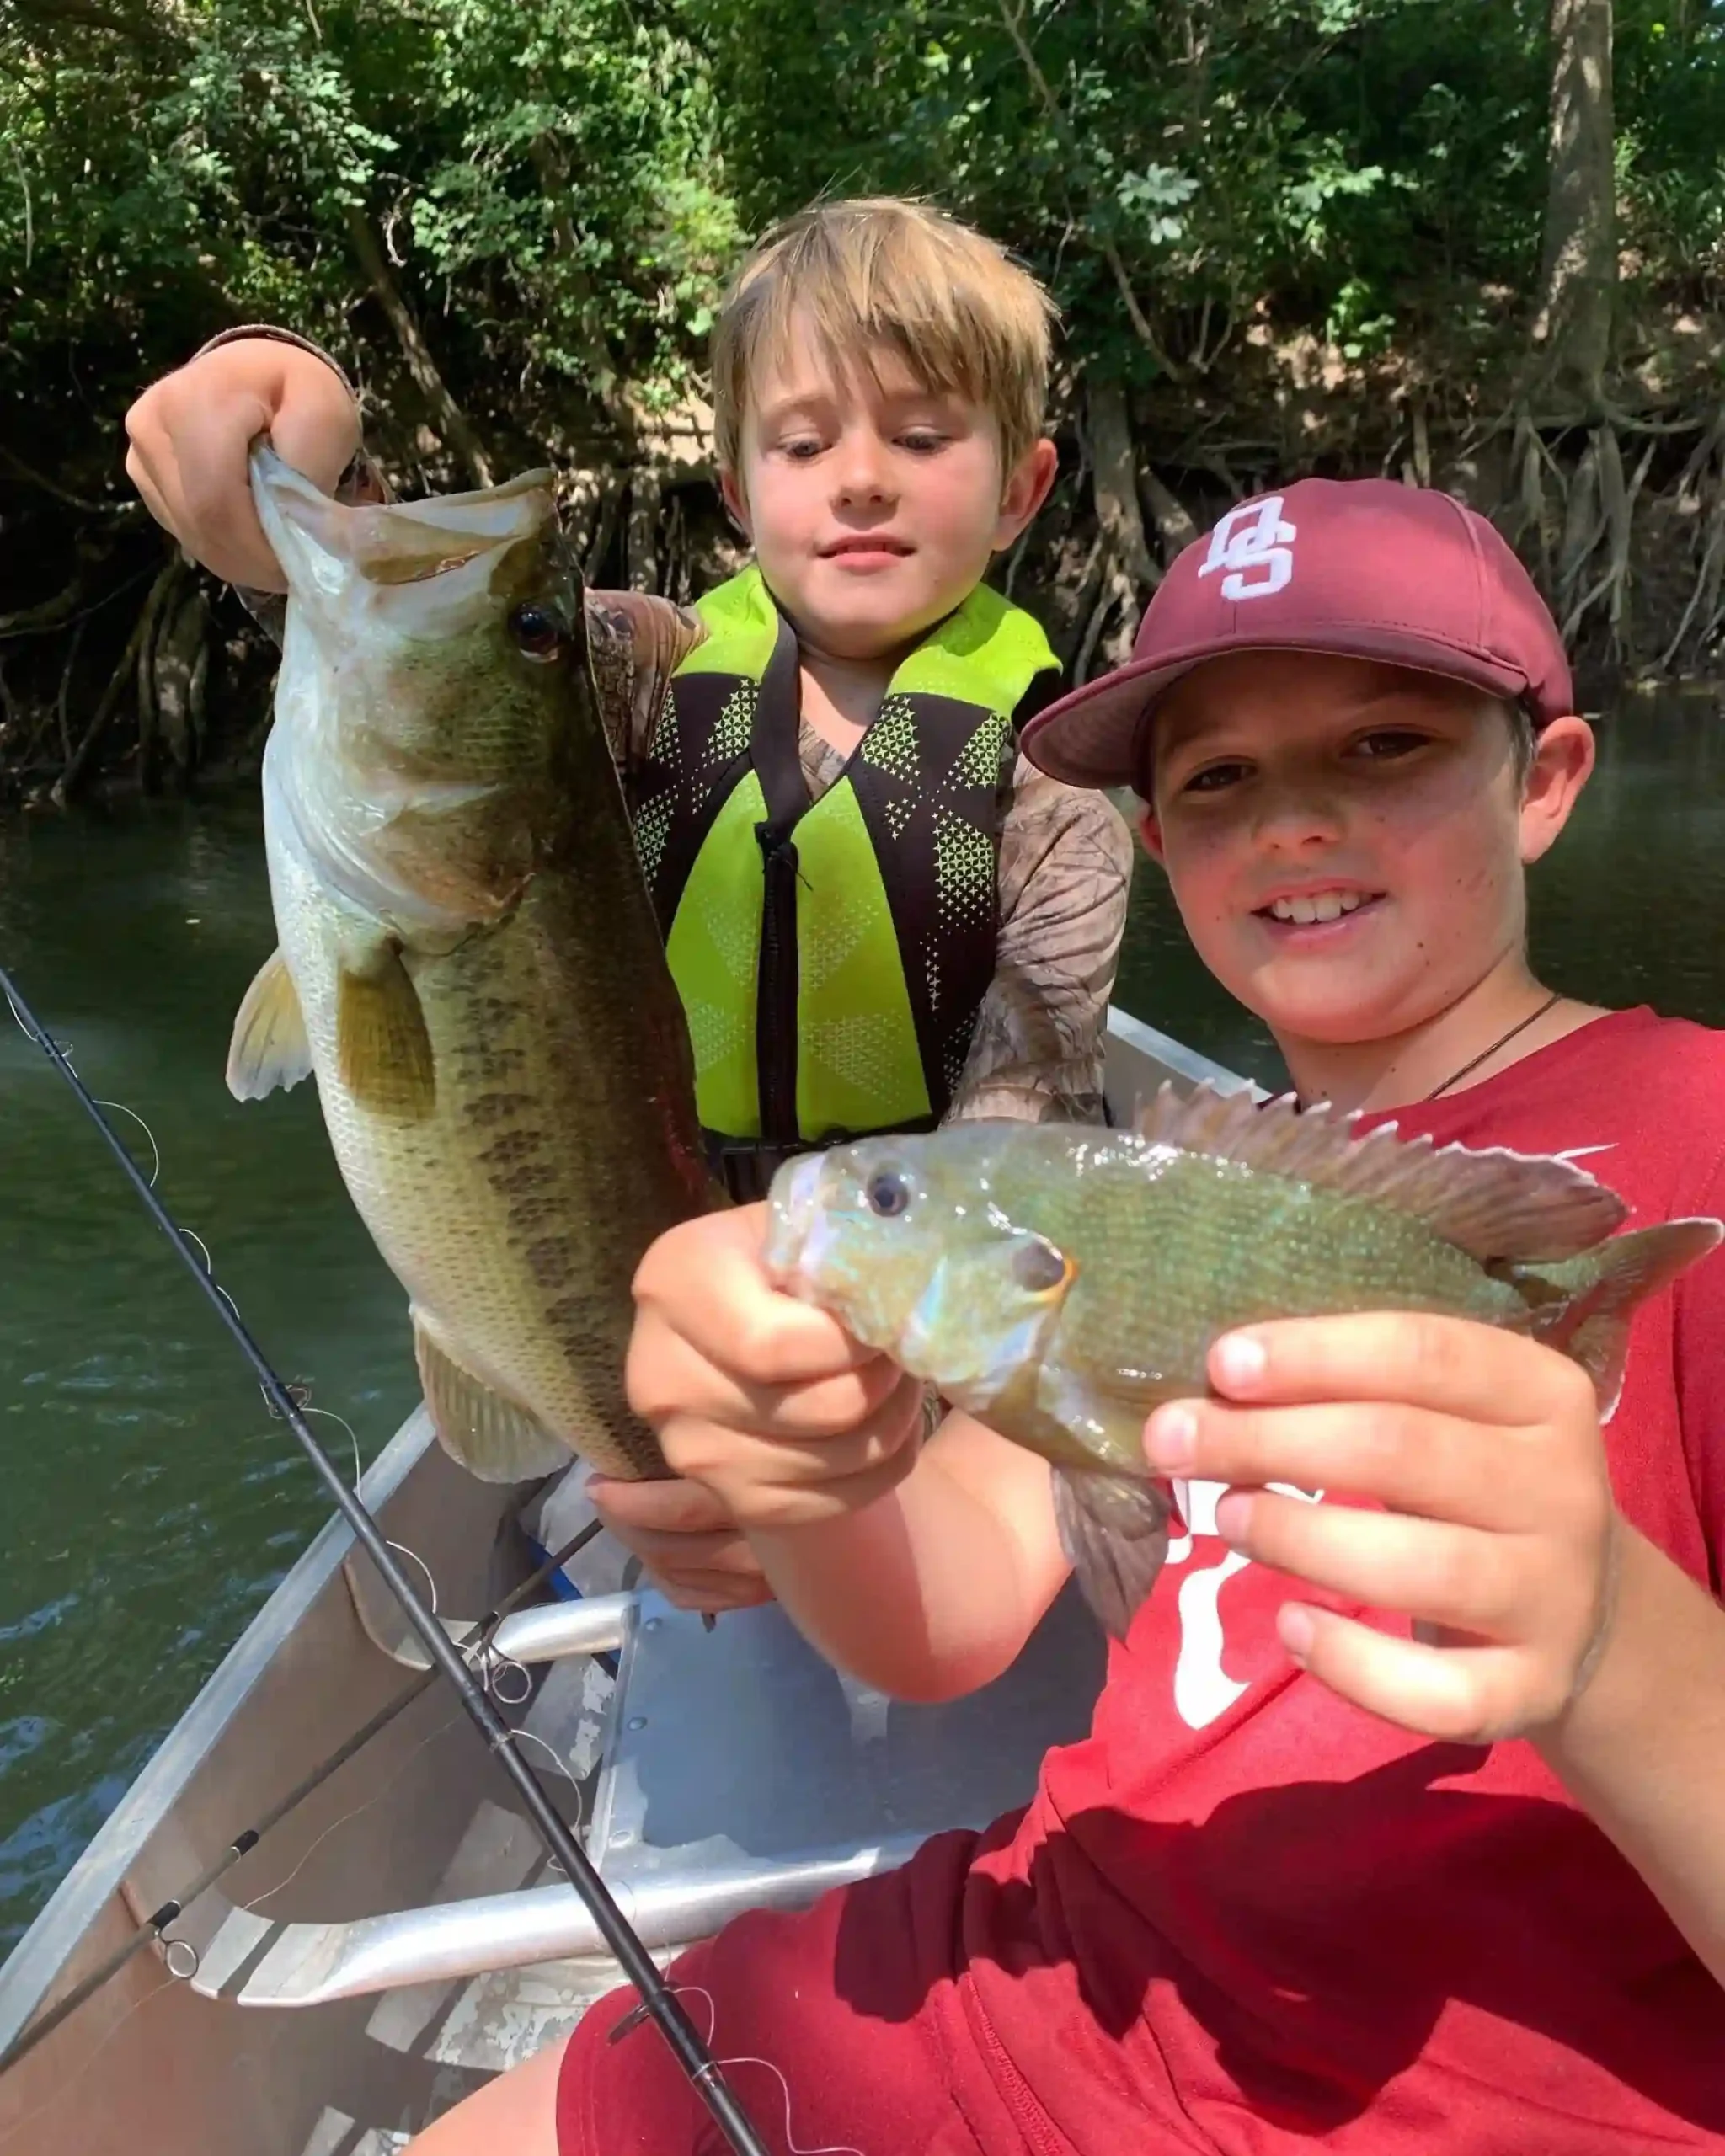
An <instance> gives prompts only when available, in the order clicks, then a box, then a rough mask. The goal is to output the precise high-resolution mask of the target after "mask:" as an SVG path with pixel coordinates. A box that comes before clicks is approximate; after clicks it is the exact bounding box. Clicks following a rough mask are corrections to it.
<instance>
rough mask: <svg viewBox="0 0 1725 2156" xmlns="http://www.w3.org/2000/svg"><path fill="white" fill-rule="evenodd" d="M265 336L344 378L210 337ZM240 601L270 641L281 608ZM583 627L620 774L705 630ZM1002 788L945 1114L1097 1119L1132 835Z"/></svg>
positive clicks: (820, 775)
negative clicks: (994, 890)
mask: <svg viewBox="0 0 1725 2156" xmlns="http://www.w3.org/2000/svg"><path fill="white" fill-rule="evenodd" d="M262 335H268V336H273V337H276V338H280V339H282V341H284V342H286V343H291V344H296V345H299V346H300V347H301V348H302V349H303V350H307V351H310V352H313V353H315V354H316V355H317V356H318V358H320V359H322V360H325V361H326V362H327V363H328V365H329V366H331V367H333V368H335V371H336V372H337V373H338V374H339V373H340V372H341V370H340V368H339V367H338V366H336V362H335V361H334V360H333V359H331V358H330V356H329V355H328V353H327V352H325V351H323V350H322V349H321V347H319V346H318V345H315V344H310V343H308V342H307V340H306V339H302V338H299V337H295V336H292V335H291V334H285V333H283V332H281V331H280V330H276V329H274V328H266V327H265V326H264V325H262V324H259V325H255V326H248V327H247V328H243V329H238V330H230V331H228V332H227V333H226V334H224V335H223V336H222V337H221V338H218V339H215V340H214V341H215V342H216V343H217V344H221V343H227V342H230V341H232V339H235V338H238V337H243V336H262ZM210 349H211V346H207V345H206V347H205V350H210ZM343 378H344V380H345V376H344V377H343ZM338 491H339V494H340V495H341V498H342V499H344V500H349V501H382V500H387V499H388V488H387V484H386V483H385V482H384V480H383V478H382V474H381V472H379V471H378V470H377V467H376V466H375V464H373V462H371V459H370V457H369V456H367V455H366V453H365V452H364V451H361V452H360V455H359V456H357V457H356V458H355V461H354V462H353V464H352V465H351V466H350V467H349V469H348V472H347V473H346V474H345V476H344V478H343V481H342V483H341V486H340V488H339V490H338ZM242 597H243V598H244V599H245V600H246V603H247V605H248V606H249V607H250V608H251V610H252V611H253V613H254V615H255V616H257V618H258V620H259V622H261V623H262V624H263V625H264V627H265V628H266V629H268V630H269V631H270V633H271V634H272V635H274V636H276V637H277V638H279V636H280V617H281V610H282V602H281V600H280V598H279V597H275V596H272V595H269V594H264V593H243V594H242ZM587 618H588V631H589V641H590V648H591V653H592V659H593V665H594V670H595V675H597V676H598V678H599V683H600V687H601V697H600V702H601V707H602V708H603V709H604V711H605V712H606V721H607V723H608V724H610V725H611V727H612V728H613V741H612V745H613V747H614V748H615V749H616V750H617V756H618V760H619V763H620V765H621V766H622V769H623V771H624V773H625V776H626V777H627V776H628V772H629V771H630V770H631V769H632V767H633V765H634V764H635V763H636V761H637V760H638V759H639V758H641V757H642V756H643V755H644V753H645V750H646V744H647V742H648V740H649V738H650V737H651V735H652V733H653V729H654V725H655V724H656V723H657V720H658V718H659V713H660V707H661V705H662V704H663V702H664V700H665V693H666V689H667V686H668V684H669V682H670V676H671V673H672V671H673V670H674V669H675V668H676V665H677V664H678V663H679V661H680V660H681V659H682V657H683V656H684V654H686V652H687V651H688V650H690V649H691V648H692V646H693V645H694V644H695V643H698V642H699V641H700V639H701V638H702V635H703V634H704V631H703V630H702V626H701V624H700V622H699V620H698V618H697V616H694V615H693V614H692V613H690V612H689V611H687V610H686V609H682V608H678V609H670V608H669V607H667V606H662V605H657V604H655V605H653V606H648V605H644V603H643V600H642V595H640V594H638V593H635V592H627V591H624V592H615V591H589V592H588V594H587ZM798 747H799V750H800V752H801V759H802V766H803V772H804V778H805V780H806V781H807V783H808V787H809V798H810V799H811V800H818V799H819V798H820V796H821V795H822V794H823V793H825V792H826V790H827V788H828V787H830V786H832V785H833V784H834V783H835V782H836V780H837V779H838V778H839V776H841V773H842V771H843V770H844V767H845V761H846V759H845V758H844V756H843V755H841V753H840V752H839V751H838V750H836V749H834V748H833V747H832V746H831V745H830V744H829V743H828V742H827V741H826V740H825V739H823V738H822V736H821V735H820V734H817V733H816V732H815V730H814V728H812V727H811V726H809V724H808V723H807V722H806V721H805V722H804V725H803V728H802V731H801V734H800V737H799V740H798ZM1002 789H1003V792H1004V795H1005V799H1004V803H1003V813H1002V816H1001V846H1000V867H999V879H998V880H999V899H1000V928H999V933H998V939H997V942H996V960H995V973H994V979H993V980H992V981H991V984H990V985H989V988H988V990H987V992H986V994H985V996H984V998H983V1001H982V1005H981V1007H980V1011H978V1014H977V1021H976V1030H975V1036H974V1038H973V1039H972V1041H971V1044H970V1054H969V1059H968V1061H967V1062H966V1065H965V1067H964V1075H963V1077H962V1078H961V1080H960V1081H959V1086H958V1090H957V1091H956V1092H955V1093H954V1095H953V1104H952V1107H951V1108H950V1110H949V1111H948V1117H949V1119H953V1120H956V1119H958V1118H964V1117H984V1116H1007V1117H1011V1118H1015V1119H1017V1120H1019V1121H1023V1122H1031V1123H1040V1122H1045V1121H1049V1120H1050V1119H1054V1118H1066V1119H1071V1120H1073V1121H1080V1122H1099V1121H1100V1120H1101V1118H1102V1113H1103V1043H1104V1034H1105V1030H1106V1027H1107V1021H1108V998H1109V996H1110V995H1111V994H1112V993H1113V990H1114V971H1115V967H1116V964H1117V963H1118V961H1119V949H1120V937H1121V934H1122V931H1124V926H1125V921H1126V899H1127V892H1128V889H1129V886H1130V881H1131V873H1132V839H1131V835H1130V832H1129V831H1128V830H1127V828H1126V825H1125V822H1124V819H1123V818H1122V817H1121V815H1120V814H1119V811H1118V810H1117V809H1115V807H1114V804H1113V803H1112V802H1110V801H1109V800H1108V798H1107V797H1106V796H1105V795H1104V794H1102V793H1097V792H1088V791H1086V790H1084V789H1081V788H1079V787H1070V786H1064V785H1062V784H1061V783H1060V782H1059V781H1058V780H1055V779H1051V778H1049V776H1047V775H1046V774H1045V773H1044V772H1042V771H1038V770H1037V769H1036V767H1035V766H1034V765H1033V764H1031V763H1030V762H1028V760H1026V759H1025V758H1024V757H1023V756H1018V757H1017V758H1016V759H1015V760H1012V763H1011V765H1010V768H1008V769H1007V770H1006V771H1003V773H1002Z"/></svg>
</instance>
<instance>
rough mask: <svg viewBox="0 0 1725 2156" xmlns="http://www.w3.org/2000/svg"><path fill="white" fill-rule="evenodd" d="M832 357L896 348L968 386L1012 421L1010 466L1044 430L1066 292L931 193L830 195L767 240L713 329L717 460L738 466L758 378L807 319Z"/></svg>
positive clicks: (964, 390)
mask: <svg viewBox="0 0 1725 2156" xmlns="http://www.w3.org/2000/svg"><path fill="white" fill-rule="evenodd" d="M799 318H800V319H801V320H802V321H803V322H804V323H806V324H807V325H808V327H809V330H810V331H811V332H812V334H813V335H814V341H815V344H816V345H817V347H818V348H819V349H820V352H821V354H822V355H823V357H824V358H825V359H826V360H827V361H828V362H829V364H830V365H833V366H852V365H854V364H856V363H857V361H858V360H861V362H862V363H863V365H864V366H868V365H869V364H870V361H871V359H872V356H873V355H874V354H876V353H878V352H880V351H882V350H886V351H890V352H893V353H895V354H896V355H898V357H899V358H900V359H901V360H903V361H904V362H905V366H908V367H909V368H910V370H911V373H912V375H913V376H915V377H916V380H917V381H918V382H921V384H922V385H923V386H924V387H926V388H928V389H932V390H936V391H938V392H942V393H943V394H946V395H948V396H959V397H963V398H965V399H966V400H967V401H968V402H969V403H973V404H976V405H979V406H980V407H981V408H982V409H983V410H985V411H986V412H988V413H990V414H991V415H992V417H993V419H994V420H995V422H996V425H997V426H998V427H999V429H1000V437H1001V463H1002V467H1003V468H1004V469H1005V470H1006V471H1008V472H1010V471H1011V470H1012V467H1013V466H1014V465H1015V464H1016V463H1017V462H1018V459H1019V458H1020V457H1021V456H1023V454H1024V452H1025V451H1026V450H1028V448H1029V447H1030V446H1031V444H1032V443H1033V442H1034V441H1035V440H1036V439H1037V437H1038V436H1039V435H1040V434H1041V432H1042V422H1043V414H1044V407H1045V406H1046V403H1047V401H1048V375H1049V345H1050V341H1051V334H1052V328H1053V324H1054V323H1055V319H1056V315H1055V305H1054V302H1053V301H1052V300H1050V299H1049V296H1048V294H1047V293H1046V292H1045V291H1044V290H1043V288H1042V286H1040V285H1039V284H1038V282H1037V281H1036V280H1035V278H1033V276H1031V275H1030V274H1029V272H1028V270H1021V269H1020V268H1019V267H1018V265H1017V264H1016V263H1015V262H1013V261H1012V259H1011V258H1010V257H1009V256H1008V255H1007V251H1006V249H1005V248H1001V247H997V246H996V244H995V243H994V242H993V241H992V240H991V239H985V238H984V237H983V236H982V234H981V233H980V232H975V231H973V230H972V228H971V227H969V225H964V224H960V223H959V220H958V219H957V218H956V217H950V216H948V215H947V214H946V212H945V211H942V210H936V209H933V208H932V207H931V206H930V205H927V203H922V202H909V201H903V200H899V199H897V198H896V197H895V196H891V195H875V196H869V197H866V198H863V199H860V200H854V201H847V202H818V203H816V204H814V206H813V207H812V208H809V209H807V210H802V211H798V214H797V215H796V216H794V217H788V218H786V219H785V221H784V222H783V223H782V224H779V225H775V226H774V227H773V228H772V231H771V232H767V233H766V235H765V236H764V237H762V238H761V240H760V241H758V242H757V243H756V246H755V247H754V248H753V249H752V250H751V251H750V255H749V258H748V259H747V260H746V261H745V263H744V264H743V266H742V268H741V269H740V270H739V271H738V272H737V274H736V275H735V277H734V279H733V280H732V281H731V286H730V289H729V291H727V292H726V294H725V296H724V301H723V302H722V303H721V305H720V307H719V311H718V321H717V322H716V323H715V324H714V325H713V430H714V434H715V437H716V440H717V446H718V461H719V463H720V464H721V466H722V467H724V469H725V470H727V471H730V472H734V471H735V470H736V469H737V468H738V458H739V451H740V446H741V438H742V431H743V419H744V415H745V413H746V412H747V410H748V404H749V391H750V383H751V382H753V381H754V380H755V379H756V374H757V370H758V369H759V368H760V366H761V364H762V363H763V361H765V362H766V363H768V364H771V363H772V361H774V360H781V359H782V358H783V357H784V355H786V353H787V352H788V350H789V345H790V339H791V334H792V326H793V323H794V322H796V321H797V320H798V319H799Z"/></svg>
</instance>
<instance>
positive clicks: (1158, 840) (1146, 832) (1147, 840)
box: [1138, 809, 1168, 868]
mask: <svg viewBox="0 0 1725 2156" xmlns="http://www.w3.org/2000/svg"><path fill="white" fill-rule="evenodd" d="M1138 835H1139V837H1140V839H1142V840H1143V841H1144V851H1146V853H1147V854H1148V855H1149V856H1150V857H1151V860H1152V861H1153V862H1155V863H1156V867H1158V868H1166V867H1167V865H1168V858H1167V853H1166V852H1165V851H1163V847H1162V825H1160V824H1159V823H1157V821H1156V811H1155V809H1146V810H1145V812H1144V814H1142V815H1141V816H1140V818H1139V819H1138Z"/></svg>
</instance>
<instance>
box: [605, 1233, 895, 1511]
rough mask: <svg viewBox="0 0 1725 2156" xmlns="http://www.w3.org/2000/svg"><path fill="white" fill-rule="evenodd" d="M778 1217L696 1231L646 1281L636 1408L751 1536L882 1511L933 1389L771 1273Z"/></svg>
mask: <svg viewBox="0 0 1725 2156" xmlns="http://www.w3.org/2000/svg"><path fill="white" fill-rule="evenodd" d="M765 1242H766V1207H765V1206H764V1205H744V1206H739V1207H737V1208H736V1209H734V1210H733V1211H730V1212H725V1213H711V1214H707V1215H706V1216H705V1217H703V1218H702V1219H695V1220H686V1221H685V1222H684V1223H683V1224H682V1225H681V1227H676V1228H672V1229H671V1230H670V1231H669V1232H668V1233H666V1234H665V1235H661V1236H660V1238H659V1240H658V1241H657V1242H655V1243H654V1245H653V1246H652V1248H651V1249H650V1250H649V1251H648V1253H647V1255H646V1257H644V1258H643V1259H642V1261H641V1265H640V1268H639V1270H638V1272H637V1273H636V1275H635V1304H636V1313H635V1326H634V1331H633V1337H632V1338H631V1340H630V1343H629V1358H628V1392H629V1401H630V1404H631V1406H633V1408H634V1410H635V1412H636V1413H637V1414H638V1415H639V1416H640V1417H642V1418H643V1419H644V1421H646V1422H650V1423H651V1424H652V1425H653V1427H654V1429H655V1430H656V1431H657V1432H658V1433H659V1441H660V1444H661V1445H662V1446H663V1447H664V1449H665V1459H666V1460H667V1461H668V1462H669V1463H670V1465H671V1466H672V1467H673V1468H674V1469H675V1470H676V1472H677V1473H678V1474H679V1475H684V1476H689V1477H690V1478H691V1479H692V1481H697V1482H699V1483H702V1484H703V1485H704V1486H706V1487H707V1488H708V1490H710V1491H711V1492H713V1495H714V1496H715V1497H717V1498H718V1500H719V1502H720V1503H721V1505H722V1506H723V1507H724V1511H725V1513H727V1514H728V1515H729V1518H731V1519H733V1520H734V1521H735V1522H736V1524H737V1525H738V1526H739V1527H740V1528H741V1529H743V1530H744V1531H745V1533H749V1532H752V1531H756V1530H759V1531H762V1532H765V1533H769V1534H771V1533H774V1532H777V1531H780V1530H782V1529H787V1528H799V1527H805V1526H809V1525H813V1524H817V1523H819V1522H820V1521H823V1520H829V1519H833V1518H837V1517H838V1516H839V1515H840V1514H841V1513H847V1512H854V1511H857V1510H858V1509H860V1508H862V1507H863V1506H865V1505H869V1504H872V1503H873V1502H874V1500H875V1499H876V1498H877V1497H881V1496H883V1495H884V1493H885V1492H887V1491H888V1490H889V1489H891V1488H892V1486H893V1485H894V1484H895V1483H896V1482H899V1481H902V1480H903V1478H904V1477H905V1476H906V1475H907V1474H908V1473H909V1472H910V1470H911V1467H912V1466H913V1465H915V1464H916V1454H917V1450H918V1446H919V1442H920V1439H921V1433H922V1420H923V1415H922V1386H921V1382H920V1380H917V1379H916V1378H909V1377H906V1376H905V1375H904V1374H903V1373H902V1372H901V1371H900V1370H899V1369H897V1367H896V1366H895V1364H891V1363H889V1361H888V1360H887V1359H886V1358H885V1357H884V1355H879V1354H876V1353H873V1352H872V1351H871V1350H870V1349H868V1348H863V1347H861V1346H859V1345H858V1344H857V1342H856V1341H854V1340H852V1338H851V1337H850V1335H849V1334H848V1333H847V1332H846V1331H844V1329H843V1328H842V1327H841V1326H840V1325H839V1324H838V1322H837V1321H836V1319H834V1318H831V1317H829V1316H828V1315H826V1313H825V1311H824V1310H814V1309H811V1308H810V1307H809V1305H807V1304H805V1303H799V1302H797V1301H794V1300H793V1299H792V1298H791V1297H790V1296H788V1295H782V1294H779V1293H778V1292H777V1289H775V1288H774V1287H773V1286H772V1282H771V1281H770V1280H769V1279H768V1278H767V1275H766V1267H765V1265H764V1264H763V1262H762V1259H761V1251H762V1249H763V1246H764V1245H765Z"/></svg>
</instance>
